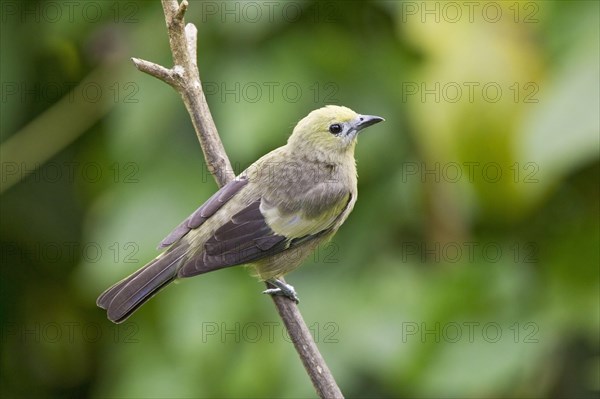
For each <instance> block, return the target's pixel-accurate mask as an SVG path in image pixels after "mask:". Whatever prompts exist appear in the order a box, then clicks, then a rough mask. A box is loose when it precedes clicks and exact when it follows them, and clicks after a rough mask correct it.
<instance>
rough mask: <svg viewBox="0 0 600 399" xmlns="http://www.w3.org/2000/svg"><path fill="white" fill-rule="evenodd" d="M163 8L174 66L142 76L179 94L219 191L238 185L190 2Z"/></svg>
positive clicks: (305, 349) (282, 310)
mask: <svg viewBox="0 0 600 399" xmlns="http://www.w3.org/2000/svg"><path fill="white" fill-rule="evenodd" d="M162 5H163V11H164V13H165V21H166V24H167V30H168V34H169V45H170V47H171V53H172V54H173V63H174V65H175V66H174V67H173V68H171V69H167V68H165V67H162V66H160V65H156V64H154V63H152V62H149V61H144V60H140V59H137V58H133V59H132V60H133V62H134V64H135V66H136V67H137V68H138V69H139V70H140V71H143V72H145V73H148V74H150V75H152V76H154V77H156V78H158V79H161V80H163V81H164V82H165V83H167V84H169V85H170V86H172V87H173V88H175V90H177V91H178V92H179V94H180V95H181V98H182V99H183V102H184V104H185V106H186V108H187V110H188V113H189V114H190V117H191V119H192V123H193V125H194V129H195V130H196V135H197V137H198V140H199V141H200V146H201V147H202V151H203V152H204V158H205V160H206V163H207V166H208V168H209V170H210V172H211V174H212V175H213V176H214V178H215V180H216V181H217V183H218V184H219V186H223V185H225V184H226V183H227V182H229V181H231V180H233V179H234V178H235V174H234V172H233V169H232V167H231V163H230V162H229V158H228V157H227V154H226V153H225V149H224V148H223V144H222V142H221V139H220V137H219V134H218V132H217V128H216V126H215V123H214V121H213V118H212V115H211V113H210V110H209V108H208V104H207V102H206V98H205V96H204V91H203V90H202V84H201V82H200V74H199V71H198V65H197V60H196V59H197V53H196V51H197V50H196V44H197V34H198V30H197V29H196V27H195V26H194V25H193V24H191V23H190V24H187V26H186V25H185V21H184V15H185V11H186V10H187V7H188V3H187V1H186V0H183V1H182V2H181V3H178V2H177V0H162ZM272 298H273V302H274V303H275V306H276V307H277V311H278V313H279V315H280V316H281V318H282V320H283V322H284V324H285V326H286V328H287V330H288V333H289V336H290V338H291V339H292V342H293V343H294V347H295V348H296V351H297V352H298V355H299V356H300V359H301V360H302V363H303V364H304V367H305V369H306V371H307V373H308V375H309V377H310V379H311V381H312V383H313V385H314V387H315V390H316V391H317V394H318V395H319V396H320V397H321V398H343V395H342V392H341V391H340V389H339V388H338V386H337V384H336V382H335V379H334V378H333V375H332V374H331V372H330V370H329V368H328V367H327V364H326V363H325V360H324V359H323V356H321V353H320V352H319V350H318V348H317V345H316V344H315V342H314V340H313V338H312V335H311V333H310V331H309V329H308V327H307V326H306V323H305V322H304V319H303V318H302V315H301V314H300V311H299V310H298V307H297V306H296V304H295V303H294V302H293V301H291V300H289V299H287V298H285V297H281V296H272Z"/></svg>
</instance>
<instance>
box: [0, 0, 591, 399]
mask: <svg viewBox="0 0 600 399" xmlns="http://www.w3.org/2000/svg"><path fill="white" fill-rule="evenodd" d="M90 3H91V4H92V6H89V5H88V6H85V4H90ZM69 4H70V5H69ZM286 4H288V3H281V2H266V3H257V2H204V3H201V2H196V1H192V2H191V4H190V6H189V12H188V14H187V21H189V22H194V23H195V24H196V25H197V27H198V30H199V39H198V44H199V49H198V54H199V57H198V63H199V68H200V71H201V76H202V79H203V81H204V85H205V89H206V91H207V93H208V95H207V97H208V102H209V105H210V107H211V110H212V112H213V115H214V118H215V122H216V124H217V127H218V129H219V132H220V134H221V136H222V139H223V142H224V145H225V147H226V149H227V151H228V154H229V156H230V158H231V161H232V163H233V164H234V165H235V166H234V167H235V169H236V171H237V172H239V171H241V170H243V168H245V167H246V166H248V165H249V164H250V163H252V162H253V161H254V160H255V159H257V158H258V157H260V156H261V155H262V154H264V153H266V152H268V151H270V150H272V149H274V148H276V147H278V146H279V145H281V144H283V143H284V142H285V140H286V138H287V136H288V134H289V133H290V131H291V128H292V127H293V126H294V124H295V123H296V122H297V121H298V120H299V119H300V118H302V117H303V116H305V115H306V114H307V113H308V112H309V111H310V110H312V109H315V108H318V107H320V106H322V105H325V104H328V103H336V104H343V105H346V106H348V107H350V108H352V109H354V110H355V111H357V112H359V113H367V114H376V115H381V116H383V117H385V118H386V122H385V123H383V124H380V125H377V126H376V127H374V128H371V129H369V131H367V132H365V133H364V135H361V138H360V142H359V145H358V147H357V154H356V157H357V162H358V170H359V175H360V176H359V192H360V196H359V200H358V203H357V206H356V208H355V210H354V212H353V214H352V215H351V217H350V218H349V220H348V221H347V223H346V224H345V225H344V227H343V228H342V229H341V231H340V232H339V234H338V235H337V236H336V237H335V239H334V241H333V242H332V243H331V244H330V245H328V246H326V247H323V248H321V249H320V250H319V251H318V252H317V253H316V255H315V256H314V257H313V259H311V260H310V261H308V262H307V263H306V265H304V266H303V267H302V268H301V269H299V270H298V271H296V272H294V273H293V274H291V275H290V276H289V277H288V281H290V282H291V283H292V284H294V285H295V287H296V288H297V290H298V291H299V294H300V297H301V300H302V302H301V304H300V309H301V311H302V313H303V315H304V317H305V319H306V321H307V323H308V324H309V325H310V326H311V329H312V330H313V332H314V334H315V339H316V340H317V343H318V345H319V347H320V348H321V350H322V352H323V354H324V356H325V358H326V359H327V361H328V363H329V366H330V368H331V369H332V371H333V374H334V375H335V376H336V378H337V380H338V382H339V384H340V386H341V388H342V391H343V392H344V393H345V394H346V395H347V396H348V397H411V398H412V397H461V398H462V397H472V398H480V397H514V398H522V397H570V398H573V397H595V396H596V395H598V392H599V391H600V376H599V374H600V344H599V332H600V329H599V313H600V309H599V293H600V291H599V289H600V287H599V283H600V276H599V256H598V255H599V246H598V242H599V202H598V200H599V198H598V182H599V162H598V158H599V157H598V154H599V132H600V129H599V114H598V110H599V97H600V96H599V87H600V82H599V80H600V79H599V76H600V60H599V6H598V2H594V1H530V2H508V1H507V2H495V3H491V5H490V3H487V2H471V3H469V4H471V5H467V4H466V2H465V3H460V2H458V3H451V4H450V5H448V3H444V2H433V1H432V2H401V1H373V2H325V3H322V2H294V3H291V4H292V5H291V6H290V5H286ZM52 7H55V8H56V9H57V10H59V13H58V14H56V13H55V12H54V11H53V8H52ZM86 7H87V8H86ZM469 7H473V8H471V9H469ZM490 7H491V8H490ZM498 9H499V10H500V13H501V14H500V15H501V18H499V19H498V20H497V21H495V15H497V14H495V12H497V10H498ZM0 10H1V14H2V39H1V49H2V50H1V52H2V55H1V56H0V66H1V71H0V72H1V81H2V102H1V107H2V115H1V122H0V123H1V143H2V150H1V151H2V152H1V157H2V159H1V163H2V175H1V178H2V181H1V183H2V194H1V197H0V200H1V211H0V215H1V220H0V227H1V233H0V240H1V256H2V258H1V268H0V270H1V273H2V274H1V281H0V287H1V293H0V295H1V301H0V309H1V317H2V338H1V345H2V352H1V358H0V361H1V376H0V383H1V387H0V388H1V390H0V393H1V394H2V396H3V397H97V398H100V397H102V398H105V397H110V398H113V397H114V398H117V397H119V398H134V397H136V398H139V397H157V398H158V397H161V398H166V397H172V398H182V397H314V391H313V389H312V387H311V385H310V382H309V380H308V378H307V376H306V375H305V372H304V370H303V369H302V366H301V364H300V361H299V359H298V358H297V355H296V354H295V352H294V350H293V347H292V345H291V344H290V343H289V342H288V340H287V339H286V337H285V335H284V333H283V328H282V326H281V324H280V321H279V319H278V317H277V315H276V312H275V309H274V307H273V305H272V304H271V301H270V300H269V299H268V298H266V297H264V296H261V295H260V291H261V290H262V288H263V287H262V285H261V284H258V283H257V282H256V281H255V280H254V279H252V278H251V277H249V276H248V273H247V271H246V270H244V268H232V269H229V270H223V271H220V272H219V273H213V274H208V275H205V276H202V277H201V278H197V279H192V280H188V281H183V282H181V283H180V284H177V285H175V286H173V287H169V288H168V289H166V290H165V291H164V292H162V293H161V294H160V295H159V296H158V297H157V298H155V299H154V300H152V301H151V302H150V303H148V304H147V305H146V306H144V307H143V308H142V309H141V310H140V311H139V312H138V313H136V314H135V316H133V317H132V318H131V319H130V320H128V321H127V322H126V323H125V324H123V325H120V326H118V327H117V326H114V325H112V324H110V323H109V322H108V321H107V320H106V319H105V314H104V313H103V312H102V311H101V310H100V309H98V308H96V307H95V299H96V297H97V296H98V294H99V293H100V292H102V291H103V290H104V289H105V288H106V287H108V286H109V285H110V284H112V283H114V282H115V281H117V280H118V279H120V278H122V277H124V276H125V275H127V274H129V273H130V272H132V271H133V270H135V269H137V268H138V267H140V266H142V265H143V264H144V263H145V262H146V261H148V260H150V259H152V258H153V257H154V256H155V255H156V254H157V252H156V250H155V247H154V246H155V245H156V243H158V242H159V241H160V240H161V239H162V238H163V236H165V235H166V234H167V233H168V232H169V231H170V229H171V228H172V227H174V226H175V225H177V224H178V223H179V222H180V220H182V219H183V218H185V217H186V216H187V215H188V214H189V213H191V212H192V211H193V210H194V209H195V208H196V207H198V206H199V205H200V204H202V202H203V201H204V200H205V199H207V198H208V197H209V196H210V195H211V193H213V192H214V190H215V189H216V185H215V183H214V181H213V180H212V178H211V177H210V175H209V174H208V172H207V170H206V167H205V166H204V164H203V159H202V154H201V151H200V148H199V146H198V143H197V140H196V137H195V134H194V132H193V129H192V126H191V123H190V121H189V117H188V115H187V114H186V111H185V109H184V107H183V104H182V102H181V100H180V98H179V97H178V95H177V93H175V91H174V90H172V89H171V88H169V87H168V86H167V85H165V84H164V83H162V82H160V81H158V80H156V79H153V78H151V77H149V76H146V75H144V74H142V73H140V72H137V71H136V70H135V68H134V67H133V65H132V64H131V62H130V61H129V58H130V57H132V56H134V57H139V58H143V59H147V60H151V61H154V62H157V63H161V64H163V65H166V66H170V65H171V58H170V52H169V47H168V39H167V36H166V30H165V26H164V20H163V15H162V9H161V6H160V4H159V2H158V1H137V2H134V1H121V2H115V1H100V2H29V1H28V2H18V1H2V3H1V9H0ZM69 10H72V13H71V12H70V11H69ZM97 10H100V11H99V12H100V14H98V12H97ZM426 10H433V11H431V12H432V13H427V12H425V11H426ZM436 10H437V11H436ZM469 10H471V12H472V14H470V11H469ZM484 10H486V12H487V14H484V13H483V11H484ZM457 12H458V13H460V14H457ZM436 13H437V14H436ZM459 16H460V17H459ZM470 16H472V17H473V18H472V19H470ZM77 85H79V86H77ZM470 88H473V91H472V92H470V91H469V90H470ZM497 88H500V90H501V92H500V95H499V96H498V95H496V94H495V91H494V90H497ZM498 173H500V175H498Z"/></svg>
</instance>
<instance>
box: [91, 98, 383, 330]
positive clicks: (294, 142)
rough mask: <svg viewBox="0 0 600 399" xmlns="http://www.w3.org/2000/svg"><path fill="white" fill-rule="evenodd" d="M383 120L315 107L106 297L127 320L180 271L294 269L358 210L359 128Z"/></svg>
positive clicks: (114, 313) (102, 302) (102, 301)
mask: <svg viewBox="0 0 600 399" xmlns="http://www.w3.org/2000/svg"><path fill="white" fill-rule="evenodd" d="M381 120H383V119H382V118H379V117H374V116H368V115H358V114H356V113H355V112H354V111H352V110H350V109H349V108H346V107H340V106H327V107H324V108H320V109H318V110H315V111H313V112H311V113H310V114H309V115H308V116H306V117H305V118H304V119H302V120H301V121H300V122H298V124H297V125H296V127H295V128H294V131H293V132H292V135H291V136H290V138H289V140H288V143H287V144H286V145H284V146H282V147H280V148H278V149H276V150H274V151H272V152H270V153H268V154H267V155H265V156H263V157H262V158H260V159H259V160H258V161H256V162H255V163H254V164H252V165H251V166H250V167H248V169H246V170H245V171H244V172H242V173H241V174H240V175H239V176H238V177H237V178H236V181H234V182H231V183H229V184H227V185H226V186H224V187H223V188H221V190H219V191H218V192H217V193H216V194H215V195H214V196H213V197H211V198H210V199H209V200H208V201H207V202H206V203H205V204H204V205H203V206H202V207H200V208H199V209H198V210H197V211H196V212H194V213H193V214H192V215H190V217H189V218H188V219H186V220H185V221H184V222H182V223H181V224H180V225H179V226H178V227H177V228H176V229H175V230H174V231H173V232H172V233H171V234H170V235H169V236H167V238H165V240H163V242H162V243H161V247H164V248H167V249H166V250H165V252H163V253H162V254H161V255H159V256H158V257H157V258H156V259H155V260H153V261H152V262H150V263H149V264H148V265H146V266H144V268H142V269H140V270H138V271H137V272H136V273H134V274H133V275H131V276H129V277H127V278H126V279H124V280H122V281H120V282H119V283H117V284H115V285H114V286H112V287H111V288H109V289H108V290H106V291H105V292H104V293H103V294H102V295H101V296H100V297H99V298H98V305H99V306H100V307H102V308H105V309H107V311H108V317H109V319H111V320H113V321H115V322H121V321H123V320H125V319H126V318H127V317H129V315H130V314H131V313H132V312H133V311H135V310H136V309H137V308H138V307H139V306H141V305H142V304H143V303H144V302H145V301H146V300H148V299H149V298H150V297H152V296H153V295H154V294H155V293H156V292H158V291H159V290H160V289H161V288H162V287H164V286H165V285H166V284H168V283H169V282H171V281H173V280H174V279H176V278H178V277H180V278H181V277H191V276H194V275H197V274H202V273H206V272H209V271H213V270H217V269H220V268H223V267H229V266H235V265H240V264H247V265H251V266H253V267H254V268H255V269H256V274H257V275H258V276H259V277H260V278H261V279H262V280H269V281H272V279H276V278H278V277H281V276H283V275H285V274H286V273H289V272H290V271H292V270H293V269H295V268H296V267H297V266H299V265H300V264H301V263H302V261H303V260H304V259H305V258H306V257H307V256H308V255H309V254H310V253H311V252H312V251H313V250H314V249H315V248H316V247H317V246H318V245H319V243H321V242H323V241H326V240H329V239H330V238H331V237H332V236H333V234H335V232H336V231H337V229H338V228H339V227H340V226H341V225H342V223H343V222H344V221H345V220H346V218H347V217H348V215H349V213H350V212H351V211H352V208H353V207H354V204H355V202H356V199H357V189H356V183H357V177H356V164H355V160H354V147H355V144H356V136H357V134H358V132H359V131H360V130H361V129H362V128H364V127H367V126H370V125H372V124H374V123H377V122H379V121H381Z"/></svg>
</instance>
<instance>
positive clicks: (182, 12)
mask: <svg viewBox="0 0 600 399" xmlns="http://www.w3.org/2000/svg"><path fill="white" fill-rule="evenodd" d="M187 8H188V2H187V0H183V1H182V2H181V3H179V8H178V9H177V13H176V14H175V17H174V18H175V19H176V20H177V21H183V17H184V16H185V12H186V11H187Z"/></svg>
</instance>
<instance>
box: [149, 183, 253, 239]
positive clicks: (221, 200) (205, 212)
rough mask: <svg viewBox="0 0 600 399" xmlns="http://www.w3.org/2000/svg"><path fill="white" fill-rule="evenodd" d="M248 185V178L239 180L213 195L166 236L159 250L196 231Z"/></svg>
mask: <svg viewBox="0 0 600 399" xmlns="http://www.w3.org/2000/svg"><path fill="white" fill-rule="evenodd" d="M246 184H248V179H247V178H246V177H240V178H237V179H235V180H233V181H231V182H229V183H227V184H226V185H224V186H223V187H221V189H220V190H219V191H217V192H216V193H214V194H213V196H212V197H210V198H209V199H208V200H207V201H206V202H205V203H204V204H203V205H202V206H201V207H200V208H198V209H197V210H196V211H195V212H194V213H192V214H191V215H190V216H189V217H188V218H187V219H185V220H184V221H183V222H181V224H180V225H179V226H177V227H176V228H175V229H174V230H173V231H172V232H171V233H170V234H169V235H168V236H166V237H165V238H164V239H163V240H162V241H161V242H160V244H159V245H158V248H159V249H162V248H166V247H170V246H171V245H172V244H174V243H176V242H177V241H179V240H180V239H182V238H183V237H184V236H185V235H186V234H187V233H189V232H190V231H191V230H193V229H196V228H198V227H200V226H201V225H202V223H204V222H205V221H206V220H207V219H208V218H210V217H211V216H212V215H214V214H215V213H216V212H217V211H218V210H219V209H221V207H222V206H223V205H225V203H227V201H229V200H230V199H231V198H232V197H233V196H234V195H235V194H237V193H238V192H239V191H240V190H241V189H242V188H243V187H244V186H245V185H246Z"/></svg>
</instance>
